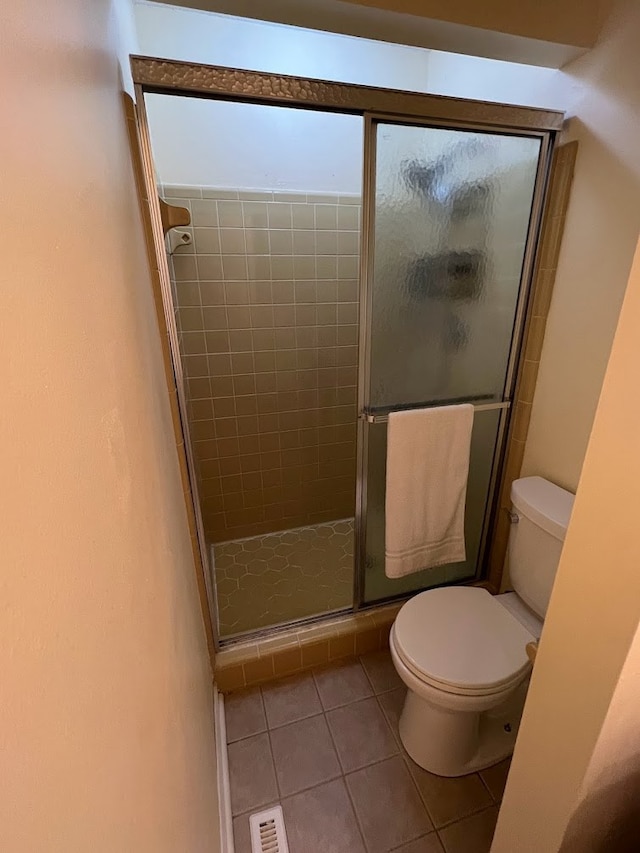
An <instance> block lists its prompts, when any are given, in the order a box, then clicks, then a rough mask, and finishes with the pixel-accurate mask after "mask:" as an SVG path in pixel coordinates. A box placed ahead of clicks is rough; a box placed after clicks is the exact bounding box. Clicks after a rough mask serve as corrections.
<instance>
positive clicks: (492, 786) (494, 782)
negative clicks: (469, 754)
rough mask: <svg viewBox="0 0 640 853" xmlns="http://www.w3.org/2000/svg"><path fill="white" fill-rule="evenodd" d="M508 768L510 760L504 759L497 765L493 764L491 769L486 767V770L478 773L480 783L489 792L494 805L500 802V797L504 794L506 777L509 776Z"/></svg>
mask: <svg viewBox="0 0 640 853" xmlns="http://www.w3.org/2000/svg"><path fill="white" fill-rule="evenodd" d="M510 767H511V758H505V760H504V761H501V762H500V763H499V764H494V765H493V767H487V769H486V770H482V771H481V772H480V775H481V776H482V781H483V782H484V784H485V785H486V786H487V788H488V789H489V791H490V792H491V796H492V797H493V799H494V800H495V801H496V803H499V802H501V801H502V795H503V794H504V789H505V786H506V784H507V776H508V775H509V768H510Z"/></svg>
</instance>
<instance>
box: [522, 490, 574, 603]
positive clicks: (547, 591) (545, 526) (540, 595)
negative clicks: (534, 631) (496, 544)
mask: <svg viewBox="0 0 640 853" xmlns="http://www.w3.org/2000/svg"><path fill="white" fill-rule="evenodd" d="M573 498H574V496H573V495H572V494H571V492H567V491H565V489H561V488H560V486H555V485H554V484H553V483H550V482H549V481H548V480H545V479H543V478H542V477H523V478H522V479H520V480H514V481H513V485H512V486H511V503H512V504H513V512H514V516H513V523H512V524H511V529H510V532H509V575H510V578H511V585H512V587H513V589H514V590H515V592H516V593H517V594H518V595H519V596H520V598H521V599H522V600H523V601H524V603H525V604H527V605H528V606H529V607H530V608H531V609H532V610H533V611H534V613H537V614H538V616H540V618H542V619H544V616H545V614H546V612H547V607H548V606H549V598H550V596H551V589H552V588H553V582H554V580H555V576H556V570H557V568H558V562H559V560H560V553H561V551H562V543H563V542H564V537H565V534H566V532H567V526H568V524H569V517H570V516H571V509H572V508H573Z"/></svg>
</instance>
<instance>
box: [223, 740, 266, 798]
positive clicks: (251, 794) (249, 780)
mask: <svg viewBox="0 0 640 853" xmlns="http://www.w3.org/2000/svg"><path fill="white" fill-rule="evenodd" d="M228 751H229V781H230V786H231V811H232V812H233V814H234V815H238V814H242V812H248V811H253V810H255V809H256V808H258V807H259V806H264V805H266V804H267V803H272V802H273V801H274V800H277V799H278V787H277V785H276V774H275V770H274V767H273V759H272V757H271V749H270V746H269V736H268V735H267V734H266V733H265V734H259V735H254V736H253V737H248V738H245V739H244V740H239V741H236V742H235V743H230V744H229V747H228Z"/></svg>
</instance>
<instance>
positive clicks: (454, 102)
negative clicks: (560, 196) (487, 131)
mask: <svg viewBox="0 0 640 853" xmlns="http://www.w3.org/2000/svg"><path fill="white" fill-rule="evenodd" d="M131 72H132V74H133V79H134V82H135V83H136V84H138V85H140V86H142V87H143V89H144V91H145V92H153V93H157V94H168V95H186V96H195V97H198V96H199V97H202V96H205V97H206V96H207V95H208V96H209V97H211V98H219V99H226V100H235V99H239V100H243V101H252V102H253V103H261V104H272V105H279V106H285V107H286V106H289V107H301V108H303V109H318V110H328V111H334V112H346V113H356V114H363V113H365V112H374V113H379V114H381V115H394V116H399V115H403V116H406V117H414V118H422V119H431V120H435V121H438V120H446V121H447V122H449V123H452V122H453V123H455V122H464V123H465V125H467V126H468V125H469V124H470V123H471V124H477V125H480V126H487V127H500V128H505V127H508V128H510V129H513V130H517V129H521V130H523V131H558V130H560V129H561V128H562V122H563V118H564V113H562V112H558V111H557V110H545V109H539V108H536V107H521V106H512V105H510V104H496V103H491V102H488V101H470V100H463V99H461V98H449V97H444V96H442V95H429V94H422V93H417V92H405V91H402V90H397V89H381V88H377V87H374V86H357V85H351V84H348V83H335V82H331V81H327V80H310V79H306V78H303V77H293V76H290V75H286V74H267V73H264V72H261V71H244V70H240V69H237V68H226V67H223V66H218V65H203V64H200V63H195V62H180V61H178V60H171V59H158V58H154V57H145V56H132V57H131Z"/></svg>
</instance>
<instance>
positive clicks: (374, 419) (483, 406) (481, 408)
mask: <svg viewBox="0 0 640 853" xmlns="http://www.w3.org/2000/svg"><path fill="white" fill-rule="evenodd" d="M466 402H469V403H471V402H472V401H471V400H442V401H438V402H437V403H416V404H415V405H411V406H406V407H403V408H400V407H398V408H391V409H385V410H383V411H380V410H378V411H376V410H374V409H365V410H364V411H362V412H360V419H361V420H363V421H366V422H367V423H369V424H386V423H387V421H388V420H389V415H390V414H391V412H410V411H413V410H414V409H435V408H438V407H440V406H456V405H459V404H461V403H466ZM510 406H511V400H503V401H502V402H500V403H473V408H474V409H475V410H476V412H491V411H494V410H497V409H508V408H509V407H510Z"/></svg>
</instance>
